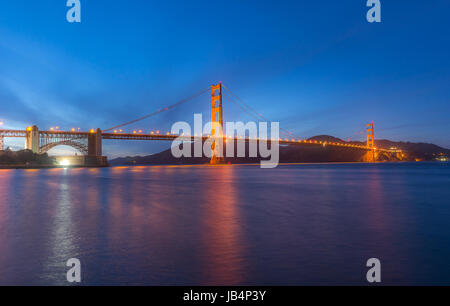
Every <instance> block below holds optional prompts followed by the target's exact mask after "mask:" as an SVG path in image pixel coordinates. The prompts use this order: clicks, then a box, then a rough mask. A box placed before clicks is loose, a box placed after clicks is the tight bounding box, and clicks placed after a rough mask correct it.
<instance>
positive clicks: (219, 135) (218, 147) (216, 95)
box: [211, 83, 224, 165]
mask: <svg viewBox="0 0 450 306" xmlns="http://www.w3.org/2000/svg"><path fill="white" fill-rule="evenodd" d="M211 88H212V106H211V137H212V144H211V165H216V164H222V163H224V158H223V108H222V101H223V100H222V83H219V84H218V85H213V86H211Z"/></svg>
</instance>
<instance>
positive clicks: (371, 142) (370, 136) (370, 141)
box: [367, 122, 375, 149]
mask: <svg viewBox="0 0 450 306" xmlns="http://www.w3.org/2000/svg"><path fill="white" fill-rule="evenodd" d="M367 147H369V148H371V149H373V148H375V130H374V127H373V122H372V123H369V124H367Z"/></svg>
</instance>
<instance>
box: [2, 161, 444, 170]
mask: <svg viewBox="0 0 450 306" xmlns="http://www.w3.org/2000/svg"><path fill="white" fill-rule="evenodd" d="M431 162H433V163H444V162H440V161H389V162H375V163H369V162H317V163H311V162H309V163H308V162H305V163H279V166H296V165H299V166H301V165H305V166H306V165H347V164H367V165H372V164H405V163H431ZM205 166H210V167H229V166H260V164H259V163H238V164H222V165H210V164H148V165H109V166H95V167H93V166H60V165H0V170H39V169H79V168H133V167H205Z"/></svg>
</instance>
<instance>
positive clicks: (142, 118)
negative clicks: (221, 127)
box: [104, 86, 211, 132]
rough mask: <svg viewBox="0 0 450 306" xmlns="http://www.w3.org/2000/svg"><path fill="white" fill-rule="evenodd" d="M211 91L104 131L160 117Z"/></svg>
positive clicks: (200, 93) (205, 90)
mask: <svg viewBox="0 0 450 306" xmlns="http://www.w3.org/2000/svg"><path fill="white" fill-rule="evenodd" d="M210 89H211V86H209V87H208V88H206V89H204V90H202V91H200V92H198V93H196V94H195V95H192V96H190V97H188V98H186V99H183V100H181V101H179V102H177V103H175V104H172V105H169V106H168V107H166V108H163V109H160V110H158V111H157V112H154V113H151V114H148V115H145V116H143V117H140V118H138V119H134V120H131V121H128V122H125V123H123V124H120V125H116V126H113V127H112V128H109V129H106V130H104V131H105V132H109V131H111V130H115V129H119V128H121V127H124V126H127V125H130V124H133V123H136V122H139V121H142V120H145V119H148V118H150V117H153V116H156V115H159V114H161V113H164V112H167V111H169V110H171V109H173V108H175V107H177V106H179V105H181V104H185V103H187V102H189V101H192V100H193V99H195V98H197V97H199V96H201V95H203V94H205V93H206V92H207V91H209V90H210Z"/></svg>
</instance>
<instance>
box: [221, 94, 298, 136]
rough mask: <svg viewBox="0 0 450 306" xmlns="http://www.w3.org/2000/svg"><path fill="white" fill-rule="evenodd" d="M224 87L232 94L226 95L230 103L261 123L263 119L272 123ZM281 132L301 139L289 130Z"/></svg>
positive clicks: (281, 129) (281, 130)
mask: <svg viewBox="0 0 450 306" xmlns="http://www.w3.org/2000/svg"><path fill="white" fill-rule="evenodd" d="M222 86H223V87H224V88H225V89H226V90H227V91H228V92H229V93H230V94H231V96H228V95H225V96H226V97H228V98H230V101H232V102H234V103H236V105H238V106H239V107H240V108H241V109H242V110H243V111H244V112H246V113H247V114H249V115H250V116H252V117H253V118H255V119H256V120H257V121H258V122H259V121H261V119H262V120H263V121H265V122H271V120H269V119H267V118H266V117H264V116H263V115H262V114H260V113H259V112H257V111H256V110H255V109H254V108H252V107H251V106H250V105H248V104H246V103H245V102H244V101H242V99H240V98H239V97H238V96H236V95H235V94H234V93H233V92H232V91H231V90H230V89H229V88H228V87H226V86H225V85H222ZM236 100H237V101H236ZM239 102H240V103H241V104H242V105H240V104H239ZM244 106H245V107H246V108H247V109H248V110H246V109H245V107H244ZM250 112H252V113H253V115H252V114H251V113H250ZM255 116H256V117H259V118H261V119H258V118H256V117H255ZM280 132H281V133H282V134H284V135H287V136H290V137H292V136H295V137H297V138H299V139H301V137H300V136H298V135H295V134H294V133H293V132H291V131H289V130H287V129H285V128H282V127H280Z"/></svg>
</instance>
